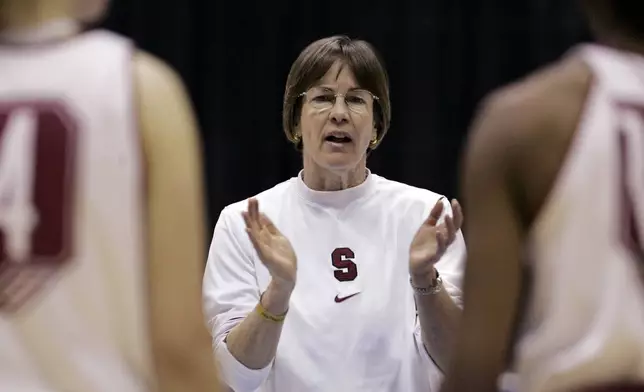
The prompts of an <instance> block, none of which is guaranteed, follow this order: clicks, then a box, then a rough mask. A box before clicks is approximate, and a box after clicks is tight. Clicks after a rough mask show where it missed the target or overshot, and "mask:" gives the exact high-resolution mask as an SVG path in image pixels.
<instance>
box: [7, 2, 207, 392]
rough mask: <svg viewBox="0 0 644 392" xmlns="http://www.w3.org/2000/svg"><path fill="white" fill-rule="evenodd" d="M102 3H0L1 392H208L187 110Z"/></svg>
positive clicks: (170, 81)
mask: <svg viewBox="0 0 644 392" xmlns="http://www.w3.org/2000/svg"><path fill="white" fill-rule="evenodd" d="M105 3H106V1H103V0H97V1H94V0H0V26H1V27H0V391H3V392H4V391H6V392H36V391H37V392H45V391H46V392H52V391H57V392H101V391H105V392H108V391H109V392H139V391H155V390H160V391H172V392H188V391H191V392H192V391H214V390H216V388H217V386H216V385H215V368H214V363H213V359H212V354H211V347H210V339H209V336H208V333H207V331H206V329H205V326H204V325H203V321H202V320H203V318H202V315H201V300H200V295H201V277H202V269H203V260H205V255H204V253H203V251H204V244H203V239H204V233H203V222H202V218H203V216H204V215H205V213H204V211H203V209H202V185H201V177H200V176H201V172H200V170H201V169H200V159H199V158H198V157H199V153H198V148H197V133H196V130H195V121H194V117H193V113H192V109H191V107H190V104H189V101H188V98H187V96H186V93H185V91H184V87H183V85H182V83H181V81H180V79H179V78H178V77H177V75H176V74H175V73H174V72H173V71H172V70H171V69H170V68H169V67H168V66H166V65H165V64H164V63H162V62H161V61H159V60H157V59H155V58H153V57H152V56H150V55H148V54H145V53H141V52H137V51H136V50H135V49H134V47H133V45H132V44H131V43H130V42H129V41H127V40H126V39H124V38H122V37H120V36H117V35H115V34H111V33H108V32H105V31H92V32H86V33H82V32H81V28H80V26H79V24H78V23H77V21H78V20H79V19H76V17H79V15H80V16H82V19H83V20H86V21H91V20H93V19H95V18H96V17H98V16H99V15H100V14H101V13H102V12H103V9H104V6H105Z"/></svg>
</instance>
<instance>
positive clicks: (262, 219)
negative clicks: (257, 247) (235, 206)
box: [259, 213, 279, 234]
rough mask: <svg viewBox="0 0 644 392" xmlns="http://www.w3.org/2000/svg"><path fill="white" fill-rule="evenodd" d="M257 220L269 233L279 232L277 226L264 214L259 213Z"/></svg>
mask: <svg viewBox="0 0 644 392" xmlns="http://www.w3.org/2000/svg"><path fill="white" fill-rule="evenodd" d="M259 221H260V222H261V224H262V226H264V227H266V229H267V230H268V232H269V233H271V234H279V230H277V227H275V225H274V224H273V222H272V221H271V220H270V218H269V217H268V216H266V214H264V213H261V214H260V216H259Z"/></svg>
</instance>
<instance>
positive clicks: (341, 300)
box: [335, 293, 360, 304]
mask: <svg viewBox="0 0 644 392" xmlns="http://www.w3.org/2000/svg"><path fill="white" fill-rule="evenodd" d="M358 294H360V293H353V294H351V295H347V296H346V297H339V296H337V295H336V296H335V303H338V304H339V303H340V302H344V301H346V300H348V299H349V298H351V297H354V296H356V295H358Z"/></svg>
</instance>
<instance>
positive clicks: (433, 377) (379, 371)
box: [203, 36, 465, 392]
mask: <svg viewBox="0 0 644 392" xmlns="http://www.w3.org/2000/svg"><path fill="white" fill-rule="evenodd" d="M390 113H391V112H390V103H389V87H388V80H387V74H386V71H385V69H384V67H383V65H382V63H381V61H380V60H379V58H378V57H377V55H376V53H375V51H374V50H373V49H372V47H371V46H370V45H369V44H368V43H366V42H364V41H358V40H351V39H349V38H347V37H343V36H335V37H330V38H325V39H322V40H319V41H316V42H314V43H312V44H311V45H309V46H308V47H307V48H306V49H304V51H303V52H302V53H301V54H300V55H299V57H298V58H297V59H296V60H295V62H294V64H293V66H292V68H291V71H290V73H289V75H288V80H287V83H286V93H285V98H284V119H283V123H284V131H285V133H286V136H287V137H288V139H289V140H290V141H291V142H293V143H294V144H295V145H296V146H297V147H298V149H300V150H301V151H302V157H303V170H302V171H301V172H300V173H299V175H298V176H297V177H295V178H292V179H290V180H288V181H285V182H283V183H281V184H278V185H276V186H275V187H273V188H271V189H269V190H267V191H264V192H262V193H260V194H259V195H257V196H255V197H254V198H251V199H250V200H247V201H241V202H238V203H235V204H232V205H230V206H228V207H226V208H225V209H224V210H223V211H222V212H221V215H220V217H219V220H218V221H217V224H216V227H215V231H214V236H213V240H212V245H211V248H210V254H209V256H208V264H207V267H206V272H205V276H204V286H203V299H204V310H205V314H206V317H207V321H208V325H209V328H210V331H211V333H212V336H213V345H214V350H215V352H216V356H217V359H218V361H219V365H220V371H221V376H222V378H223V380H224V382H225V383H226V384H228V385H229V386H230V387H231V388H232V389H233V390H234V391H236V392H251V391H261V392H269V391H270V392H291V391H293V392H310V391H333V392H336V391H338V392H349V391H350V392H359V391H365V392H367V391H368V392H378V391H382V392H385V391H387V392H389V391H390V392H394V391H395V392H400V391H405V392H416V391H417V392H421V391H422V392H427V391H430V390H437V387H438V383H439V382H440V371H439V370H438V368H437V366H436V365H435V364H434V363H436V364H437V365H438V367H440V368H444V364H445V362H446V358H447V356H448V355H449V353H448V351H447V350H448V348H449V346H450V342H451V340H452V336H453V334H454V329H455V327H454V326H455V324H456V323H457V319H458V316H459V314H460V309H459V307H458V305H459V302H460V289H459V285H460V278H461V272H462V263H463V262H464V256H465V245H464V242H463V237H462V235H461V233H460V231H459V228H460V224H461V221H462V214H461V212H460V207H459V205H458V203H457V202H456V201H453V202H452V203H451V204H450V203H449V202H448V201H446V199H445V198H444V197H442V196H440V195H438V194H435V193H433V192H430V191H427V190H424V189H418V188H414V187H412V186H409V185H405V184H401V183H398V182H394V181H390V180H387V179H385V178H383V177H380V176H378V175H376V174H374V173H371V172H370V171H369V170H368V169H367V167H366V157H367V153H368V152H369V151H370V150H373V149H375V148H376V147H377V146H378V144H379V143H380V142H381V141H382V139H383V137H384V136H385V134H386V133H387V129H388V127H389V120H390V117H391V116H390ZM450 211H453V214H451V213H450ZM416 308H417V309H418V314H417V312H416ZM430 356H431V359H430ZM432 359H433V361H432ZM434 388H436V389H434Z"/></svg>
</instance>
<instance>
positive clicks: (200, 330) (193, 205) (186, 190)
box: [134, 53, 217, 392]
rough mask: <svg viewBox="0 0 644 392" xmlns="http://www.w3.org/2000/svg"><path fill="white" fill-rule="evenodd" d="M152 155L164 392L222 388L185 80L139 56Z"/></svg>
mask: <svg viewBox="0 0 644 392" xmlns="http://www.w3.org/2000/svg"><path fill="white" fill-rule="evenodd" d="M134 77H135V83H136V84H135V86H136V91H137V99H138V115H139V121H140V125H141V130H142V136H143V147H144V152H145V157H146V159H147V194H148V203H147V206H148V210H147V218H148V219H147V235H148V260H149V266H148V271H149V272H148V274H149V282H148V287H149V294H148V298H149V305H150V308H149V316H150V318H149V325H150V338H151V343H152V352H153V356H154V365H155V366H156V375H157V381H158V387H159V390H160V391H162V392H185V391H192V392H196V391H204V392H205V391H208V392H212V391H216V390H217V380H216V369H215V363H214V359H213V356H212V352H211V348H210V339H209V336H208V333H207V330H206V329H205V327H204V325H203V316H202V311H201V277H202V274H203V260H204V257H205V256H204V253H205V248H204V245H205V244H204V231H203V230H204V227H203V226H204V223H203V219H204V216H205V215H206V214H205V212H204V208H203V204H204V202H203V189H202V181H203V179H202V170H201V152H200V150H199V147H198V146H199V144H198V141H197V140H198V139H197V137H198V135H197V129H196V128H197V127H196V121H195V118H194V115H193V111H192V108H191V105H190V103H189V99H188V97H187V94H186V92H185V90H184V87H183V83H182V82H181V80H180V78H179V77H178V76H177V75H176V74H175V73H174V72H173V71H172V70H171V69H170V68H169V67H168V66H166V65H165V64H164V63H162V62H161V61H159V60H157V59H155V58H154V57H152V56H150V55H148V54H145V53H139V54H137V55H136V56H135V58H134Z"/></svg>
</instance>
